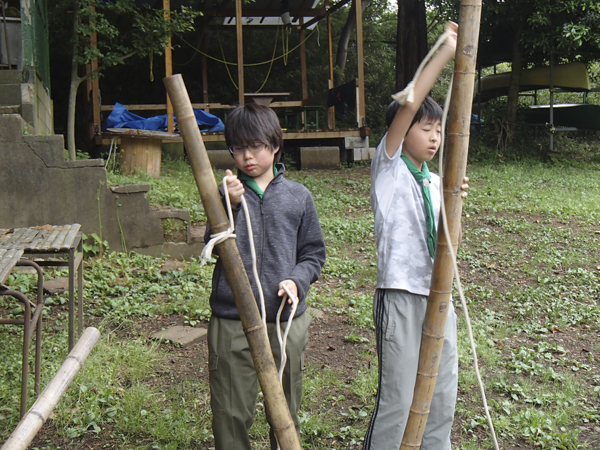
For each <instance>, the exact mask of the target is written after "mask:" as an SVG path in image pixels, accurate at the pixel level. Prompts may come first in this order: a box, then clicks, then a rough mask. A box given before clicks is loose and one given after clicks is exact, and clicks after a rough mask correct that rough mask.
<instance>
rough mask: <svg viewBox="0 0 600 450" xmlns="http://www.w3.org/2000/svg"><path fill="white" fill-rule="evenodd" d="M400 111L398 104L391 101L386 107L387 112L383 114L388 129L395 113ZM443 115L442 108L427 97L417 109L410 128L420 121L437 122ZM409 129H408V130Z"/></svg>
mask: <svg viewBox="0 0 600 450" xmlns="http://www.w3.org/2000/svg"><path fill="white" fill-rule="evenodd" d="M399 109H400V105H399V104H398V102H396V101H393V102H392V103H390V104H389V105H388V108H387V111H386V113H385V123H386V124H387V126H388V128H389V127H390V125H391V124H392V120H394V117H396V113H397V112H398V110H399ZM442 114H443V110H442V107H441V106H440V105H438V104H437V102H436V101H435V100H434V99H432V98H431V97H430V96H429V95H428V96H427V97H425V100H423V103H421V106H420V107H419V110H418V111H417V113H416V114H415V117H414V118H413V120H412V122H411V124H410V127H412V126H413V125H414V124H415V123H417V122H419V121H420V120H421V119H429V120H437V119H441V118H442ZM410 127H408V128H409V129H410Z"/></svg>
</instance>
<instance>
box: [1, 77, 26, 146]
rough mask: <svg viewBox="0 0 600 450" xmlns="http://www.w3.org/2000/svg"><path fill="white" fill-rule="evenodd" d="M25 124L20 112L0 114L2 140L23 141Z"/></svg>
mask: <svg viewBox="0 0 600 450" xmlns="http://www.w3.org/2000/svg"><path fill="white" fill-rule="evenodd" d="M0 72H1V71H0ZM25 125H26V124H25V121H24V120H23V118H22V117H21V116H20V115H18V114H3V115H0V142H23V129H24V127H25Z"/></svg>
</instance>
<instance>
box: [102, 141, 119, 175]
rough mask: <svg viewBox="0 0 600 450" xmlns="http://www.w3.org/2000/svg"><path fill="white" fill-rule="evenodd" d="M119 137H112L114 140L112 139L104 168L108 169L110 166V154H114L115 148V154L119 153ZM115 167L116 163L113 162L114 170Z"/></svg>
mask: <svg viewBox="0 0 600 450" xmlns="http://www.w3.org/2000/svg"><path fill="white" fill-rule="evenodd" d="M116 142H117V139H116V138H112V140H111V141H110V147H109V148H108V158H106V164H105V165H104V169H106V168H107V167H108V163H109V162H110V155H111V154H112V152H113V150H114V151H115V155H116V153H117V144H116ZM114 169H115V163H114V162H113V170H114Z"/></svg>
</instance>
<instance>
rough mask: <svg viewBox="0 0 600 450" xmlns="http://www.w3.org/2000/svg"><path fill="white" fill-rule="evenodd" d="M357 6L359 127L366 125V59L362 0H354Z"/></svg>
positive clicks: (357, 115) (357, 106)
mask: <svg viewBox="0 0 600 450" xmlns="http://www.w3.org/2000/svg"><path fill="white" fill-rule="evenodd" d="M354 6H355V7H356V66H357V67H358V83H357V87H358V99H357V103H356V119H357V121H358V127H359V128H360V127H362V126H365V125H366V124H365V123H364V121H365V114H366V113H365V111H366V110H365V59H364V51H363V26H362V1H361V0H354Z"/></svg>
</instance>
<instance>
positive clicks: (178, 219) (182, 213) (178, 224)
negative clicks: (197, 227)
mask: <svg viewBox="0 0 600 450" xmlns="http://www.w3.org/2000/svg"><path fill="white" fill-rule="evenodd" d="M152 212H153V214H154V215H155V216H156V217H158V218H159V219H160V223H161V226H162V229H163V233H164V236H165V241H166V242H186V243H188V242H190V241H191V236H190V235H191V231H190V224H191V222H192V219H191V217H190V212H189V210H187V209H177V208H173V207H171V206H160V207H158V208H153V210H152Z"/></svg>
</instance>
